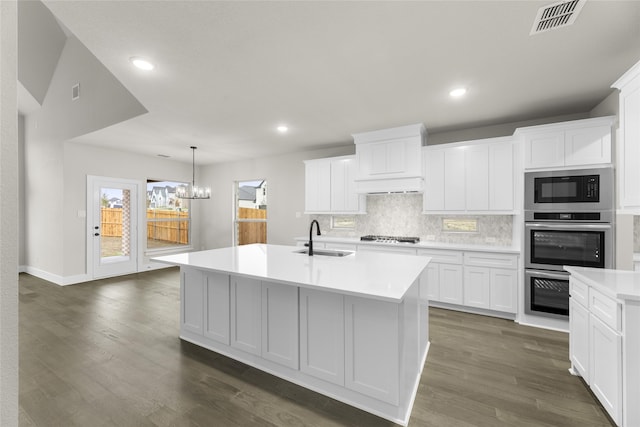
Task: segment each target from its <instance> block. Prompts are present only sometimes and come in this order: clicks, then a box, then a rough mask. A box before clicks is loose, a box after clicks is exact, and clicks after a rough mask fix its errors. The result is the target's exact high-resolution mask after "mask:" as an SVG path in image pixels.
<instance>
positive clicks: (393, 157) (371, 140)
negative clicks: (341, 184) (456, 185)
mask: <svg viewBox="0 0 640 427" xmlns="http://www.w3.org/2000/svg"><path fill="white" fill-rule="evenodd" d="M425 138H426V130H425V127H424V125H423V124H415V125H408V126H401V127H397V128H391V129H383V130H378V131H372V132H363V133H358V134H354V135H353V139H354V143H355V144H356V158H357V163H358V167H357V177H356V191H357V192H359V193H377V192H390V191H422V190H423V173H422V161H421V149H422V146H423V145H424V144H425Z"/></svg>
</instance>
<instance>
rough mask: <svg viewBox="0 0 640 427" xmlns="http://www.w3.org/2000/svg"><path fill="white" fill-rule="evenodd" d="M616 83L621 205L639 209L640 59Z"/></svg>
mask: <svg viewBox="0 0 640 427" xmlns="http://www.w3.org/2000/svg"><path fill="white" fill-rule="evenodd" d="M613 87H615V88H617V89H620V98H619V99H620V101H619V102H620V113H619V115H620V131H619V134H618V137H619V143H618V153H619V155H618V164H617V166H618V176H619V181H618V185H619V189H620V190H619V193H618V198H619V201H620V208H621V209H629V210H632V211H633V212H634V213H636V214H638V213H640V62H638V63H637V64H636V65H634V66H633V67H632V68H631V69H630V70H629V71H627V72H626V73H625V74H624V75H623V76H622V77H620V79H618V81H617V82H615V83H614V84H613Z"/></svg>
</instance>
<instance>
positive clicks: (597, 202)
mask: <svg viewBox="0 0 640 427" xmlns="http://www.w3.org/2000/svg"><path fill="white" fill-rule="evenodd" d="M524 197H525V202H524V206H525V210H528V211H535V212H562V211H566V212H581V211H590V212H598V211H611V210H612V209H613V207H614V199H613V197H614V193H613V168H611V167H605V168H594V169H576V170H560V171H538V172H526V173H525V175H524Z"/></svg>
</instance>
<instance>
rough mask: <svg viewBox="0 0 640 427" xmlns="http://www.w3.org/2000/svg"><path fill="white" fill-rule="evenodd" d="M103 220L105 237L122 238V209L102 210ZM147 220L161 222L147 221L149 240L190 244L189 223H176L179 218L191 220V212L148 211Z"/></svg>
mask: <svg viewBox="0 0 640 427" xmlns="http://www.w3.org/2000/svg"><path fill="white" fill-rule="evenodd" d="M101 218H102V221H101V225H100V228H101V230H102V231H101V233H102V235H103V236H105V237H122V208H102V214H101ZM147 218H148V219H156V220H159V221H147V239H152V240H160V241H164V242H170V243H175V244H180V245H187V244H189V221H176V219H179V218H189V212H180V211H174V210H169V209H167V210H161V209H147ZM163 219H166V220H164V221H163Z"/></svg>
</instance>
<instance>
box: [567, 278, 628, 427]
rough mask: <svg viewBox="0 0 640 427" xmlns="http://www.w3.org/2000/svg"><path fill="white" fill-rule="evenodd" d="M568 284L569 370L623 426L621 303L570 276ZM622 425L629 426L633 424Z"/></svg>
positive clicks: (618, 423)
mask: <svg viewBox="0 0 640 427" xmlns="http://www.w3.org/2000/svg"><path fill="white" fill-rule="evenodd" d="M569 283H570V294H571V299H570V301H569V303H570V306H569V334H570V336H569V359H570V361H571V369H572V372H573V373H574V374H577V375H580V376H581V377H582V378H583V379H584V381H585V382H586V383H587V384H588V385H589V387H590V388H591V390H592V391H593V394H595V395H596V397H597V398H598V400H599V401H600V403H601V404H602V406H603V407H604V408H605V409H606V410H607V412H608V413H609V415H610V416H611V418H612V419H613V421H614V422H615V423H616V424H617V425H625V423H624V422H623V421H622V420H623V418H622V406H623V403H622V402H623V378H624V374H623V334H622V325H621V323H620V321H619V319H620V316H621V313H622V309H621V306H620V304H618V303H617V302H616V301H615V300H614V299H612V298H609V297H607V296H605V295H603V294H602V293H600V292H598V291H597V290H595V289H593V288H591V287H590V286H589V285H587V284H586V283H584V282H582V281H579V280H578V279H576V278H575V277H573V276H572V277H571V278H570V279H569ZM636 403H637V402H635V403H634V404H636ZM629 410H631V408H629ZM626 425H628V426H629V427H632V426H635V425H637V424H628V423H627V424H626Z"/></svg>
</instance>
